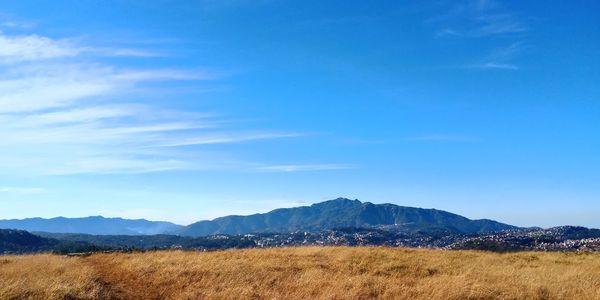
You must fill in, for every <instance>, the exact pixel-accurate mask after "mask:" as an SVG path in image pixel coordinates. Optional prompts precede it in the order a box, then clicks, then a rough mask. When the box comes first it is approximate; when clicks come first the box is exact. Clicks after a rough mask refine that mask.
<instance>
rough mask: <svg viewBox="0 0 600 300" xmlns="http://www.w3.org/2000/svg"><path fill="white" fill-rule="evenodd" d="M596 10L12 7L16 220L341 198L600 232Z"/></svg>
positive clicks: (4, 118) (336, 4) (178, 214)
mask: <svg viewBox="0 0 600 300" xmlns="http://www.w3.org/2000/svg"><path fill="white" fill-rule="evenodd" d="M599 11H600V4H598V3H597V2H595V1H575V2H572V1H570V2H565V1H544V2H543V3H541V2H534V1H505V2H501V1H487V0H485V1H418V2H417V1H376V2H375V1H287V0H282V1H269V0H258V1H244V0H220V1H216V0H206V1H124V0H123V1H91V0H89V1H74V0H73V1H28V0H19V1H2V3H1V4H0V206H1V207H2V209H1V210H0V218H2V219H5V218H24V217H34V216H40V217H54V216H59V215H62V216H68V217H76V216H88V215H104V216H121V217H127V218H147V219H153V220H170V221H174V222H177V223H181V224H187V223H190V222H193V221H196V220H200V219H209V218H214V217H218V216H222V215H226V214H249V213H254V212H264V211H268V210H270V209H273V208H278V207H290V206H297V205H308V204H310V203H314V202H319V201H322V200H327V199H332V198H336V197H340V196H343V197H348V198H358V199H361V200H363V201H370V202H374V203H384V202H391V203H395V204H399V205H407V206H417V207H426V208H438V209H444V210H448V211H451V212H455V213H458V214H462V215H465V216H467V217H470V218H492V219H497V220H500V221H503V222H507V223H511V224H516V225H524V226H533V225H538V226H554V225H563V224H576V225H586V226H594V227H600V220H599V219H598V216H599V215H600V201H599V200H600V199H599V198H600V184H598V182H600V172H599V171H598V170H600V156H599V154H598V153H599V152H598V150H599V148H600V134H599V132H600V121H599V118H600V99H599V96H600V84H598V82H600V58H599V56H598V53H600V22H598V18H599V17H600V16H599V13H598V12H599Z"/></svg>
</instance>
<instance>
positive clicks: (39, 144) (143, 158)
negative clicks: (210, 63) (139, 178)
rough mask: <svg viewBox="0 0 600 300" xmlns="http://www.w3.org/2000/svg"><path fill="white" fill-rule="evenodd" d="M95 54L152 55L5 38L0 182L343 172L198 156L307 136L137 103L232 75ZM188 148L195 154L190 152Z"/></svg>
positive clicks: (1, 43) (0, 44)
mask: <svg viewBox="0 0 600 300" xmlns="http://www.w3.org/2000/svg"><path fill="white" fill-rule="evenodd" d="M97 55H133V56H140V57H146V56H152V51H145V50H139V51H138V50H135V49H130V48H124V49H119V48H113V47H102V48H97V47H90V46H87V45H84V44H81V43H80V41H78V40H77V39H52V38H49V37H44V36H39V35H34V34H31V35H18V36H10V35H5V34H3V33H1V32H0V63H1V64H2V68H1V69H0V165H1V166H2V168H1V169H0V175H2V174H11V175H15V174H17V175H72V174H135V173H148V172H162V171H172V170H214V169H227V170H234V169H236V168H238V169H240V170H254V171H270V172H278V171H279V172H293V171H308V170H314V171H316V170H327V169H335V168H340V166H336V165H304V166H300V165H288V166H273V167H267V168H265V169H264V170H257V169H255V168H254V167H252V166H253V165H255V164H256V163H252V162H242V161H239V160H237V159H236V158H234V157H231V156H229V155H228V154H227V153H220V154H218V155H216V154H214V153H211V152H209V151H204V150H202V149H199V147H203V146H207V145H219V144H233V143H242V142H250V141H262V140H271V139H281V138H293V137H297V136H300V135H302V134H300V133H295V132H285V131H274V130H247V129H246V130H239V129H235V128H229V127H227V126H226V125H227V124H228V123H227V122H226V121H227V120H223V119H222V118H220V117H218V116H217V115H215V114H211V113H198V112H185V111H177V110H172V109H168V108H164V107H161V108H158V107H155V106H152V105H150V104H142V103H141V102H140V100H139V99H140V98H145V97H148V96H153V95H151V94H148V93H147V92H144V89H143V87H144V86H147V85H149V84H154V83H159V84H162V83H166V82H178V83H184V82H188V83H197V82H202V81H209V80H216V79H219V78H221V77H222V76H223V74H224V72H214V71H209V70H204V69H201V68H188V69H172V68H165V69H148V68H143V69H140V68H128V67H126V66H123V65H121V66H115V65H110V64H107V63H105V62H104V61H105V60H100V59H97V57H96V56H97ZM167 96H168V95H167ZM183 146H195V147H194V150H193V151H191V150H189V149H184V148H183ZM0 191H3V192H18V191H21V192H25V191H27V190H18V189H14V188H12V189H9V188H5V189H4V190H0Z"/></svg>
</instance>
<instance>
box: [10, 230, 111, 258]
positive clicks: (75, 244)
mask: <svg viewBox="0 0 600 300" xmlns="http://www.w3.org/2000/svg"><path fill="white" fill-rule="evenodd" d="M99 249H100V248H98V247H96V246H93V245H91V244H89V243H87V242H82V241H62V240H57V239H53V238H46V237H41V236H38V235H34V234H31V233H29V232H27V231H23V230H14V229H0V254H3V253H31V252H49V251H54V252H59V253H70V252H88V251H97V250H99Z"/></svg>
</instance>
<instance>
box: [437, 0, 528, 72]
mask: <svg viewBox="0 0 600 300" xmlns="http://www.w3.org/2000/svg"><path fill="white" fill-rule="evenodd" d="M451 3H452V4H451V6H450V7H449V8H448V7H445V8H444V9H445V12H444V13H441V14H440V15H438V16H436V17H434V18H431V19H429V20H428V23H430V24H433V25H434V26H435V27H437V31H436V32H435V36H436V37H437V38H454V39H465V40H466V41H469V40H471V39H488V40H493V41H494V42H493V43H492V42H490V44H492V45H494V44H496V45H497V44H498V43H502V44H507V43H508V46H504V47H500V46H495V48H492V49H491V50H488V51H489V53H488V54H487V55H481V57H480V58H478V59H475V62H470V63H466V64H460V66H461V67H465V68H469V69H483V70H486V69H487V70H511V71H516V70H519V69H521V67H520V66H519V65H518V64H517V63H515V62H514V60H515V59H516V58H517V56H518V55H519V54H520V53H521V52H522V48H523V47H522V46H523V42H522V40H523V39H524V38H525V37H526V33H527V32H529V31H530V27H529V26H528V25H527V24H526V23H525V22H524V21H523V20H522V19H521V18H520V17H519V16H518V15H517V14H515V13H513V12H511V11H509V10H507V9H506V8H504V7H503V6H502V5H501V3H499V2H496V1H493V0H477V1H476V0H472V1H466V2H451Z"/></svg>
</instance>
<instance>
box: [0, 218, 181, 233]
mask: <svg viewBox="0 0 600 300" xmlns="http://www.w3.org/2000/svg"><path fill="white" fill-rule="evenodd" d="M182 227H183V226H180V225H176V224H173V223H169V222H155V221H148V220H144V219H139V220H128V219H122V218H104V217H101V216H96V217H85V218H64V217H58V218H52V219H42V218H30V219H22V220H0V228H4V229H20V230H27V231H33V232H35V231H43V232H53V233H87V234H106V235H145V234H161V233H166V232H173V231H177V230H180V229H181V228H182Z"/></svg>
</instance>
